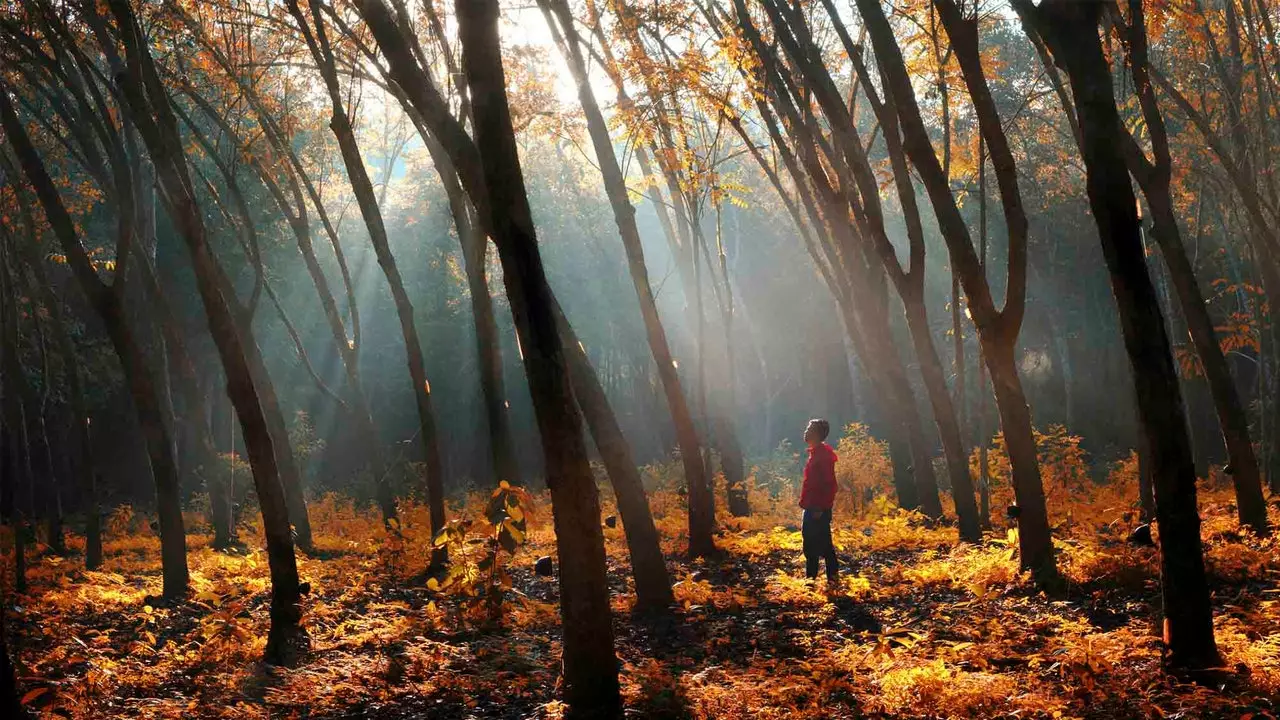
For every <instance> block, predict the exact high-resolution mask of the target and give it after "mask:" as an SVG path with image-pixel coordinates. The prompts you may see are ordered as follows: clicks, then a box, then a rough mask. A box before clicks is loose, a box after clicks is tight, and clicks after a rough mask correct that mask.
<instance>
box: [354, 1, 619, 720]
mask: <svg viewBox="0 0 1280 720" xmlns="http://www.w3.org/2000/svg"><path fill="white" fill-rule="evenodd" d="M360 9H361V11H362V14H363V15H364V16H365V19H366V21H367V22H368V24H369V26H370V29H371V30H372V31H373V33H374V35H375V37H376V39H377V41H378V44H379V45H380V46H381V47H382V48H383V50H384V55H386V56H387V60H388V62H389V63H390V64H391V65H392V67H393V72H396V73H398V74H401V75H402V76H407V77H413V76H416V78H415V79H417V80H418V81H419V82H421V81H422V80H425V77H424V76H423V75H422V72H421V69H420V68H416V64H415V63H413V61H412V55H411V53H409V52H408V49H407V47H406V46H405V41H404V38H403V36H402V35H400V33H399V32H398V31H397V30H396V28H395V26H394V21H393V20H391V17H390V11H389V10H388V8H387V7H386V6H385V5H384V4H383V3H382V2H381V0H363V1H362V2H361V3H360ZM456 9H457V17H458V27H459V33H458V34H459V39H460V41H461V45H462V57H463V71H464V75H465V77H466V79H467V84H468V87H469V90H470V96H471V98H472V100H473V109H472V123H473V127H474V133H475V136H474V144H472V142H471V138H467V137H466V134H465V132H463V131H462V128H461V127H460V126H459V125H458V124H457V122H456V120H454V119H453V118H452V117H451V116H448V113H447V110H446V109H445V108H444V107H443V106H442V105H440V104H437V102H436V101H438V100H439V95H438V93H437V92H436V91H435V88H434V87H433V86H430V85H429V84H426V85H425V86H423V87H419V88H416V92H417V93H418V98H419V99H420V100H426V101H427V102H426V103H425V104H424V105H423V106H420V107H419V108H418V109H419V111H420V112H422V114H423V116H424V120H427V122H428V123H429V124H431V125H432V126H433V128H432V129H433V133H434V134H436V135H437V137H438V138H439V139H440V140H441V142H442V144H443V145H444V146H445V147H446V148H449V149H450V152H452V153H455V166H456V167H457V168H458V171H459V173H460V176H461V177H462V179H463V181H464V185H465V186H466V187H467V189H468V193H469V194H470V195H471V198H472V201H473V203H475V205H476V208H477V212H478V214H479V215H480V216H481V217H483V218H484V219H485V222H486V231H487V232H488V233H489V234H490V236H491V237H492V238H493V240H494V243H495V244H496V245H497V247H498V254H499V258H500V260H501V262H502V266H503V281H504V283H505V284H506V288H507V296H508V298H509V300H510V302H511V310H512V315H513V317H514V318H515V321H516V327H517V331H518V333H519V336H520V340H521V344H522V346H523V348H524V360H525V362H524V365H525V373H526V375H527V377H528V380H529V389H530V394H531V395H532V396H533V402H534V412H535V415H536V417H537V421H538V429H539V434H540V436H541V439H542V446H543V453H544V455H545V457H546V468H547V485H548V486H549V487H550V489H551V497H552V513H553V516H554V525H555V531H556V543H557V552H558V555H559V559H560V599H561V603H560V611H561V617H562V621H563V627H564V680H565V683H564V684H565V697H566V700H567V704H568V706H569V716H570V717H613V716H617V715H619V714H620V712H621V700H620V697H619V689H618V661H617V656H616V654H615V653H614V649H613V630H612V627H611V622H610V610H609V596H608V586H607V584H606V567H605V555H604V538H603V533H602V531H601V528H600V505H599V497H598V494H597V491H596V487H595V481H594V478H593V477H592V473H591V468H590V465H589V463H588V459H587V453H586V446H585V443H584V441H583V437H582V429H581V418H580V417H579V415H578V412H577V410H576V408H575V406H574V398H573V393H572V389H571V387H570V384H569V379H568V374H567V370H566V354H565V350H564V348H563V345H562V342H561V338H560V335H559V332H558V330H557V327H556V322H555V316H554V299H553V297H552V295H551V289H550V287H549V286H548V284H547V279H546V274H545V272H544V270H543V266H542V259H541V256H540V254H539V252H538V247H537V235H536V232H535V230H534V227H533V218H532V214H531V212H530V209H529V203H528V195H527V193H526V190H525V186H524V178H523V175H522V173H521V170H520V161H519V156H518V153H517V149H516V142H515V133H514V131H513V129H512V126H511V115H510V109H509V107H508V105H507V98H506V93H505V85H506V82H505V77H504V72H503V68H502V57H501V51H500V43H499V37H498V7H497V3H496V2H493V1H492V0H463V1H461V2H459V3H458V4H457V7H456ZM397 66H398V67H397ZM415 68H416V69H415ZM398 82H399V84H400V85H401V87H402V88H404V89H405V90H406V91H410V90H411V88H410V87H408V86H406V82H403V81H400V80H398ZM428 82H429V81H428ZM432 95H434V98H433V97H432ZM446 118H447V119H446ZM451 140H457V141H459V142H457V143H455V142H451Z"/></svg>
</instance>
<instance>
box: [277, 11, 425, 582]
mask: <svg viewBox="0 0 1280 720" xmlns="http://www.w3.org/2000/svg"><path fill="white" fill-rule="evenodd" d="M288 6H289V8H290V12H291V13H292V14H293V16H294V18H295V19H296V20H297V21H298V23H299V26H300V27H301V29H302V31H303V35H304V37H305V38H306V40H307V44H308V46H309V47H310V49H311V54H312V56H313V57H314V58H315V61H316V64H317V66H318V67H319V68H320V72H321V75H322V76H323V77H324V81H325V85H326V87H327V88H328V91H329V99H330V102H331V105H332V117H331V119H330V123H329V127H330V129H331V130H333V134H334V136H335V137H336V138H337V140H338V147H339V149H340V150H341V152H342V161H343V164H344V165H345V166H346V169H347V176H348V178H349V179H350V181H351V187H352V190H353V191H354V192H355V195H356V202H357V204H358V205H359V206H360V214H361V215H362V216H363V217H364V222H365V227H366V228H368V230H369V240H370V241H371V242H372V243H373V248H374V253H375V254H376V255H377V258H378V265H379V266H380V267H381V268H382V272H383V275H384V276H385V277H386V279H387V284H388V285H389V286H390V288H391V296H392V298H393V299H394V301H395V305H396V315H397V317H398V318H399V320H400V331H401V333H402V334H403V336H404V344H405V353H406V360H407V362H408V366H409V376H410V379H411V380H412V381H413V386H414V387H413V392H414V400H415V402H416V404H417V409H418V422H419V424H420V430H421V436H422V445H423V451H424V453H425V459H426V476H427V494H428V504H429V508H430V514H431V532H432V534H433V535H434V534H436V533H438V532H440V531H441V530H443V529H444V522H445V512H444V467H443V462H442V459H441V454H440V441H439V438H438V436H437V433H436V421H435V411H434V409H433V408H432V401H431V384H430V383H429V382H428V381H427V372H426V362H425V360H424V358H423V354H422V343H421V341H420V340H419V338H418V329H417V325H416V324H415V323H414V319H413V316H414V311H413V303H412V301H411V300H410V299H409V293H408V291H407V290H406V289H405V286H404V281H403V279H402V278H401V276H400V270H399V268H398V267H397V265H396V260H395V256H394V255H393V254H392V253H391V245H390V242H389V241H388V239H387V230H386V226H385V224H384V223H383V218H382V211H381V209H380V208H379V207H378V199H377V195H376V193H375V192H374V189H373V183H372V181H371V180H370V179H369V174H368V171H366V170H365V166H364V160H363V158H362V156H361V153H360V146H359V144H358V143H357V141H356V137H355V131H354V128H353V127H352V125H351V120H350V118H349V117H348V115H347V112H346V109H345V107H344V105H343V100H342V91H341V88H340V87H339V84H338V74H337V66H336V64H335V62H334V58H333V54H332V52H331V50H330V47H329V40H328V32H327V30H326V29H325V25H324V20H323V17H322V14H321V13H322V11H321V9H320V6H319V3H318V2H316V0H311V2H310V8H311V15H312V19H313V21H314V23H315V26H314V34H313V31H312V29H311V26H310V25H309V24H308V22H307V19H306V16H305V15H304V14H303V11H302V9H301V7H299V5H298V3H297V0H289V2H288ZM362 412H367V408H366V409H365V410H362ZM377 469H378V470H381V468H377ZM385 475H386V474H385V472H383V473H382V475H381V476H380V477H377V478H375V480H376V481H377V488H378V502H379V504H380V505H381V506H382V513H383V517H384V518H385V519H386V520H387V521H388V522H391V521H393V520H395V518H396V517H397V512H396V506H395V498H394V496H393V495H392V493H391V487H390V485H389V484H388V483H387V479H386V476H385ZM437 559H438V560H442V559H443V558H442V557H438V558H437Z"/></svg>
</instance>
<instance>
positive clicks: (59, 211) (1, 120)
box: [0, 84, 188, 598]
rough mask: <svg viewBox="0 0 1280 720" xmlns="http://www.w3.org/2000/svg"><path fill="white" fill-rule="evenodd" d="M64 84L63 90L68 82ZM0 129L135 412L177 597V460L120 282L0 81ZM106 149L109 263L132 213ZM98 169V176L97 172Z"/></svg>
mask: <svg viewBox="0 0 1280 720" xmlns="http://www.w3.org/2000/svg"><path fill="white" fill-rule="evenodd" d="M67 87H68V88H69V89H70V88H72V87H75V86H71V85H68V86H67ZM74 101H75V102H77V103H79V104H80V107H81V109H82V110H83V111H89V106H88V103H87V101H86V100H85V98H84V97H83V96H82V95H81V96H79V97H76V98H75V100H74ZM0 126H3V128H4V131H5V135H6V136H7V139H8V142H9V145H10V147H12V149H13V151H14V154H15V155H16V156H17V158H18V161H19V162H20V163H21V165H22V168H23V171H24V173H25V174H26V176H27V179H28V180H29V181H30V183H31V185H32V187H33V188H34V190H35V193H36V196H37V197H38V198H39V200H40V204H41V206H42V207H43V208H44V211H45V216H46V217H47V218H48V221H49V224H50V226H51V227H52V229H53V232H54V235H55V236H56V237H57V238H58V242H59V245H60V246H61V247H62V251H63V253H64V254H65V255H66V257H67V263H68V264H69V265H70V266H71V269H72V272H73V273H74V274H75V277H76V281H77V284H78V285H79V286H80V290H81V292H83V293H84V294H85V296H86V297H87V298H88V300H89V302H90V304H91V305H92V306H93V307H94V309H95V310H96V311H97V313H98V315H99V316H100V317H101V318H102V321H103V323H104V325H106V328H107V333H108V335H109V337H110V339H111V343H112V346H113V347H114V349H115V351H116V354H117V356H118V357H119V358H120V364H121V368H122V369H123V371H124V375H125V379H126V382H127V383H128V384H129V387H130V391H131V392H130V394H131V396H132V398H133V402H134V407H135V409H136V411H137V413H138V422H139V425H141V427H142V431H143V436H144V439H145V440H146V447H147V453H148V459H149V460H150V462H151V472H152V475H153V477H154V479H155V484H156V498H157V508H158V515H159V528H160V538H161V559H162V565H163V569H164V573H163V575H164V594H165V596H166V597H170V598H176V597H181V596H182V595H184V594H186V592H187V582H188V571H187V555H186V537H185V532H184V529H183V521H182V508H181V506H180V503H179V493H178V471H177V465H176V461H175V458H174V456H173V445H172V443H171V442H170V440H169V431H168V428H167V427H166V426H165V422H164V420H163V416H162V413H161V410H160V402H159V396H158V394H157V392H156V389H155V383H154V381H153V378H152V374H151V371H150V369H149V368H148V361H147V358H146V357H145V356H144V354H143V352H142V348H141V346H140V345H139V344H138V342H137V340H136V339H135V337H134V333H133V331H132V329H130V327H129V324H128V322H127V321H126V319H125V315H124V308H123V304H122V298H123V288H124V285H123V283H122V282H121V283H119V284H115V283H113V284H112V285H111V286H108V285H107V284H105V283H104V282H103V281H102V280H101V279H100V278H99V276H98V273H97V271H96V270H95V269H94V267H93V264H92V262H91V261H90V259H89V256H88V254H87V253H86V252H85V248H84V246H83V245H82V244H81V240H80V237H79V233H77V231H76V227H75V223H74V222H73V221H72V218H71V215H70V213H68V212H67V208H66V206H65V204H64V203H63V201H62V198H61V196H60V194H59V192H58V189H57V187H56V186H55V185H54V182H53V179H52V178H51V177H50V175H49V172H48V170H47V169H46V167H45V164H44V162H43V161H42V160H41V158H40V155H39V153H38V152H37V150H36V148H35V146H34V145H33V144H32V143H31V139H30V137H29V135H28V134H27V132H26V128H25V127H23V125H22V122H21V121H20V120H19V119H18V115H17V113H16V111H15V110H14V107H13V104H12V102H11V101H10V100H9V90H8V88H7V87H6V86H5V85H3V84H0ZM80 129H81V132H82V133H83V132H86V130H85V129H84V128H83V127H81V128H80ZM91 142H92V141H90V143H91ZM83 145H84V147H85V152H86V153H89V152H93V151H92V150H91V147H92V146H91V145H90V144H89V143H83ZM108 151H109V152H110V153H111V155H110V157H111V161H110V162H111V166H112V172H113V179H114V182H113V183H112V184H111V185H110V187H111V188H112V189H113V191H114V192H115V193H117V195H116V197H117V199H118V200H120V204H119V205H118V207H119V208H120V213H119V217H118V222H119V225H118V235H117V241H116V243H117V252H116V256H117V258H118V259H117V264H119V263H120V262H122V261H121V260H119V258H121V257H123V258H126V259H127V257H128V250H129V245H130V244H131V243H132V241H133V232H134V228H133V217H132V212H131V210H130V208H132V207H133V201H132V190H131V180H130V179H129V175H128V169H127V163H126V161H125V159H124V154H123V146H122V144H117V145H115V146H112V147H110V148H108ZM89 156H91V157H95V156H96V155H89ZM96 157H100V156H96ZM103 174H104V175H105V172H104V173H103Z"/></svg>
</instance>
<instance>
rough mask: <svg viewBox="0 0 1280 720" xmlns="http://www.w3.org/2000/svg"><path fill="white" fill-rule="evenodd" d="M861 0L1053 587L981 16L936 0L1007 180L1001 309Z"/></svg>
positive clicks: (1004, 149) (1039, 574)
mask: <svg viewBox="0 0 1280 720" xmlns="http://www.w3.org/2000/svg"><path fill="white" fill-rule="evenodd" d="M857 6H858V10H859V13H860V14H861V16H862V18H863V20H864V21H865V23H866V28H867V32H868V34H869V36H870V38H871V42H872V45H873V47H874V50H875V55H876V58H877V60H878V61H879V65H880V68H881V72H882V74H883V77H884V85H885V88H886V93H887V94H889V95H891V96H892V98H893V104H894V106H895V110H896V112H897V115H898V117H899V120H900V123H901V130H902V134H903V148H904V150H905V152H906V154H907V156H908V157H909V158H910V159H911V162H912V164H913V165H914V166H915V167H916V170H917V172H918V173H919V174H920V178H921V180H922V181H923V184H924V186H925V189H926V190H927V192H928V194H929V198H930V200H931V201H932V204H933V208H934V213H935V215H936V216H937V220H938V226H939V228H940V229H941V231H942V235H943V239H944V240H945V241H946V244H947V250H948V254H949V255H950V258H951V264H952V267H953V268H954V270H955V271H956V272H957V273H958V274H959V276H960V282H961V285H962V287H963V288H964V290H965V296H966V297H967V298H968V300H969V307H970V311H971V313H972V315H973V319H974V324H975V326H976V328H977V331H978V338H979V341H980V344H981V347H982V351H983V356H984V359H985V361H986V363H987V369H988V370H989V371H990V374H991V379H992V384H993V386H994V389H995V396H996V403H997V407H998V409H999V412H1000V419H1001V425H1002V427H1003V429H1004V435H1005V440H1006V443H1007V445H1008V448H1009V460H1010V464H1011V466H1012V468H1013V487H1014V495H1015V497H1016V499H1017V504H1018V506H1019V508H1021V512H1020V513H1019V516H1018V527H1019V534H1018V538H1019V549H1020V554H1021V561H1022V566H1023V567H1024V568H1025V569H1028V570H1030V571H1031V572H1032V574H1033V575H1034V576H1035V578H1036V580H1037V582H1038V583H1040V584H1041V585H1044V586H1049V587H1056V586H1058V585H1059V584H1060V582H1061V577H1060V576H1059V575H1058V572H1057V568H1056V566H1055V563H1054V558H1053V543H1052V541H1051V539H1050V531H1049V523H1048V516H1047V514H1046V512H1045V510H1044V505H1045V503H1044V487H1043V485H1042V483H1041V479H1040V467H1039V464H1038V462H1037V458H1036V451H1035V438H1034V435H1033V433H1032V426H1031V413H1030V410H1029V408H1028V407H1027V401H1026V395H1025V393H1024V392H1023V389H1022V381H1021V379H1020V378H1019V377H1018V371H1017V364H1016V362H1015V360H1014V351H1015V346H1016V343H1017V337H1018V332H1019V330H1020V329H1021V325H1022V317H1023V312H1024V309H1025V303H1026V259H1027V256H1026V241H1027V219H1026V214H1025V212H1024V210H1023V208H1022V204H1021V199H1020V194H1019V190H1018V180H1017V169H1016V166H1015V164H1014V160H1013V154H1012V152H1011V151H1010V149H1009V144H1008V139H1007V138H1006V136H1005V134H1004V129H1003V126H1002V124H1001V120H1000V117H999V115H998V113H997V111H996V107H995V102H994V100H993V99H992V97H991V93H990V90H989V88H988V87H987V84H986V78H985V75H984V74H983V71H982V67H981V62H980V58H979V56H978V47H977V20H976V19H975V18H961V17H960V10H959V8H957V7H956V6H955V5H954V4H953V3H952V2H950V0H937V2H936V6H937V8H938V11H939V16H940V18H941V19H942V21H943V24H944V26H945V28H946V30H947V35H948V37H949V38H950V40H951V43H952V47H953V50H954V52H955V55H956V59H957V61H958V62H959V64H960V68H961V72H962V74H963V75H964V79H965V85H966V86H967V88H968V90H969V95H970V98H971V100H972V101H973V105H974V110H975V114H976V115H977V118H978V125H979V129H980V131H981V135H982V138H983V140H984V142H985V143H986V146H987V148H988V149H989V150H990V152H991V160H992V165H993V167H994V169H995V173H996V181H997V184H998V186H999V188H1000V198H1001V203H1002V206H1003V209H1004V215H1005V221H1006V225H1007V227H1008V234H1009V251H1008V255H1009V261H1008V272H1007V276H1006V277H1007V288H1006V293H1005V304H1004V308H1003V309H1001V310H997V309H996V307H995V304H994V301H993V298H992V295H991V289H990V286H989V285H988V284H987V279H986V273H985V268H984V267H983V265H982V263H981V262H980V261H979V259H978V257H977V254H976V253H975V252H974V248H973V243H972V240H971V238H970V234H969V229H968V227H967V225H966V224H965V222H964V218H963V217H962V216H961V214H960V210H959V207H958V206H957V205H956V201H955V197H954V196H953V195H952V193H951V187H950V181H949V179H948V178H947V177H946V174H945V173H944V172H943V171H942V167H941V165H940V164H939V162H938V158H937V155H935V154H934V150H933V144H932V141H931V140H930V137H929V133H928V130H927V129H926V127H925V125H924V121H923V119H922V116H921V114H920V108H919V105H918V104H917V102H916V98H915V91H914V89H913V87H912V85H911V79H910V76H909V75H908V73H907V69H906V64H905V62H904V61H903V58H902V51H901V49H900V48H899V47H898V44H897V41H896V39H895V38H894V35H893V30H892V28H891V27H890V25H889V22H888V19H887V18H886V17H885V15H884V11H883V9H882V8H881V6H880V4H879V2H878V0H857Z"/></svg>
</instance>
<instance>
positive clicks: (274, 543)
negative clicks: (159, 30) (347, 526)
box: [86, 0, 301, 663]
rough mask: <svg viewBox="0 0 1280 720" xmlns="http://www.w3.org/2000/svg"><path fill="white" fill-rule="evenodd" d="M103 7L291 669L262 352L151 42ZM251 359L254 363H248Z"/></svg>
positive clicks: (105, 38)
mask: <svg viewBox="0 0 1280 720" xmlns="http://www.w3.org/2000/svg"><path fill="white" fill-rule="evenodd" d="M109 5H110V10H111V13H112V15H113V16H114V18H115V21H116V23H117V30H118V33H119V34H118V36H117V37H116V38H112V37H111V36H110V35H109V34H108V33H109V30H108V28H107V27H106V25H105V22H103V21H102V19H101V18H100V17H98V16H97V15H96V10H92V9H89V10H88V12H89V15H88V16H87V17H86V20H88V22H89V23H90V25H91V26H92V27H93V29H94V32H95V35H97V36H98V38H99V41H100V44H101V45H102V46H103V48H104V50H105V51H106V52H108V53H110V52H111V51H112V48H113V43H114V42H115V41H117V40H118V42H119V43H120V44H121V45H123V47H124V52H125V61H124V64H123V68H124V69H123V71H122V72H119V73H118V74H117V75H116V78H115V80H116V82H117V84H118V86H119V90H120V92H121V93H122V94H123V96H124V102H125V104H126V106H127V108H128V111H129V113H130V114H131V116H132V119H133V122H134V124H135V125H136V126H137V127H138V130H139V133H140V134H141V135H142V138H143V142H144V143H145V144H146V146H147V149H148V152H149V153H150V155H151V159H152V161H153V162H154V164H155V166H156V174H157V180H158V181H159V183H160V184H161V187H162V188H163V190H164V197H165V200H166V206H167V209H168V212H169V214H170V215H171V216H172V217H173V219H174V221H175V224H176V225H177V226H178V230H179V233H180V234H181V235H182V237H183V239H184V240H185V241H186V245H187V249H188V252H189V254H190V257H191V260H192V265H193V267H194V269H195V275H196V284H197V289H198V290H199V293H200V297H201V300H202V302H203V304H204V309H205V313H206V316H207V318H208V321H209V331H210V334H211V335H212V336H213V339H214V343H215V345H216V346H217V349H218V353H219V355H220V357H221V359H222V364H223V369H224V371H225V372H226V375H227V394H228V396H229V397H230V398H231V402H232V404H233V405H234V406H235V409H236V414H237V416H238V417H239V420H240V424H241V427H242V429H243V432H244V438H245V445H246V449H247V451H248V454H249V461H250V464H251V466H252V468H253V477H254V484H255V487H256V489H257V492H258V502H259V505H260V506H261V508H262V520H263V529H264V532H265V535H266V541H267V558H268V562H269V564H270V568H271V630H270V633H269V635H268V638H267V648H266V658H267V660H268V661H270V662H275V663H289V662H292V661H293V660H294V659H296V656H297V653H298V651H299V649H300V647H299V646H300V639H301V632H300V627H299V621H300V619H301V617H300V615H301V614H300V611H299V608H298V600H299V595H300V591H299V582H298V566H297V561H296V559H295V558H294V550H293V536H292V531H291V529H290V527H289V519H288V518H289V512H288V509H287V505H286V502H285V493H284V487H283V486H282V484H281V482H280V475H279V469H278V466H277V464H276V455H275V450H274V449H273V448H272V437H271V432H270V427H269V425H268V421H267V417H266V412H265V411H264V409H263V402H262V397H261V395H260V394H259V382H260V380H261V378H255V377H254V375H255V374H254V372H253V369H252V367H251V363H252V364H253V365H260V364H261V355H260V351H259V349H258V347H257V344H256V342H255V341H254V339H253V337H252V336H251V335H247V334H246V333H244V329H243V328H242V327H241V326H240V323H239V322H237V313H236V310H235V309H234V305H235V304H238V301H237V300H236V298H235V296H234V291H232V290H231V288H230V286H229V283H228V281H227V278H226V275H225V271H224V270H223V269H222V267H221V266H220V265H219V263H218V260H217V258H215V257H214V255H213V253H212V250H211V249H210V247H209V244H208V238H207V236H206V229H205V226H204V221H203V218H202V215H201V213H200V211H199V208H198V207H197V206H196V202H195V191H194V186H193V185H192V183H191V177H190V171H189V168H188V166H187V163H186V159H185V156H184V154H183V145H182V142H181V139H180V137H179V136H178V128H177V121H176V119H175V116H174V114H173V110H172V108H171V107H170V105H169V103H170V98H169V95H168V93H167V92H166V91H165V89H164V87H163V85H162V83H161V80H160V76H159V74H158V73H157V71H156V68H155V64H154V60H153V58H152V57H151V52H150V50H149V46H150V43H149V42H148V40H147V38H146V36H145V35H144V34H143V33H142V29H141V26H140V25H139V24H138V19H137V16H136V15H135V14H134V12H133V9H132V8H131V7H130V6H129V4H128V3H127V2H125V1H124V0H112V2H110V3H109ZM250 355H253V356H255V359H254V360H253V361H251V360H250V358H249V356H250ZM255 380H258V381H259V382H255Z"/></svg>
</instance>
